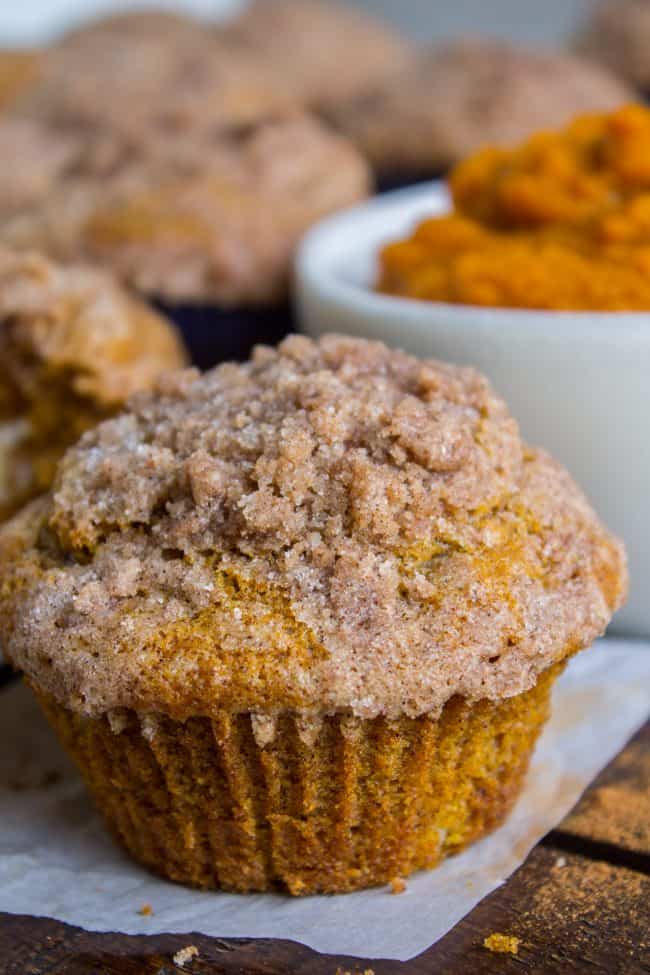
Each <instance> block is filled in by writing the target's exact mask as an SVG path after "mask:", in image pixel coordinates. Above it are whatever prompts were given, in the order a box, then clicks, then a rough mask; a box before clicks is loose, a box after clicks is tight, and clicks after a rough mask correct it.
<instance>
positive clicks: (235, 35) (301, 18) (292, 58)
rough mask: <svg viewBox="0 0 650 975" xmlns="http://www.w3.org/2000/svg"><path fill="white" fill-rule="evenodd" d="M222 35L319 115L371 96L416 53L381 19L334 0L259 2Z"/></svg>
mask: <svg viewBox="0 0 650 975" xmlns="http://www.w3.org/2000/svg"><path fill="white" fill-rule="evenodd" d="M220 33H221V35H222V36H223V37H224V39H226V40H227V42H228V43H231V44H234V45H235V46H236V47H237V48H238V49H239V50H245V51H248V52H249V53H250V54H252V55H253V56H254V57H255V60H256V61H257V62H258V63H259V64H261V65H263V66H264V67H265V68H267V69H268V71H269V72H270V73H271V74H272V75H273V76H274V77H275V78H277V79H278V80H280V81H282V82H283V83H284V85H285V86H286V88H287V90H288V91H289V92H290V93H291V94H293V95H294V96H295V97H296V98H297V99H299V100H300V101H301V102H303V103H306V104H307V105H308V106H310V107H311V108H314V109H316V110H318V111H329V110H330V109H333V108H336V107H338V106H341V105H342V104H345V103H346V102H347V101H348V100H349V99H351V98H356V97H359V96H361V95H363V94H364V93H365V92H367V91H369V90H371V89H372V88H374V87H375V86H376V85H377V84H378V83H379V82H381V81H382V80H383V79H384V78H385V77H386V76H387V75H390V74H392V73H394V72H395V71H396V70H397V69H398V68H400V67H403V66H404V65H405V64H406V63H408V60H409V58H410V57H411V53H412V48H413V45H412V44H410V43H409V42H408V41H407V40H406V39H405V38H404V37H402V36H400V35H399V34H398V33H397V32H396V31H395V30H392V29H390V28H389V27H388V26H387V25H385V24H383V23H382V22H381V21H379V20H378V19H376V18H374V17H370V16H368V15H367V14H365V13H362V12H361V11H360V10H355V9H354V8H352V7H348V6H345V5H343V4H339V3H336V2H330V0H255V2H253V3H251V4H249V5H248V6H247V7H246V9H245V10H244V12H243V13H242V14H240V16H239V17H237V18H236V19H235V20H233V21H232V22H231V23H230V24H228V25H227V26H226V27H225V28H222V29H221V30H220Z"/></svg>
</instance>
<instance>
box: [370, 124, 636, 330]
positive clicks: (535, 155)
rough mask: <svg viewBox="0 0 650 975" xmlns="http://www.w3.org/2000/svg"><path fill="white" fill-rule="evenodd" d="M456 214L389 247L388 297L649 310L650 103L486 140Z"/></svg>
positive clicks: (458, 185)
mask: <svg viewBox="0 0 650 975" xmlns="http://www.w3.org/2000/svg"><path fill="white" fill-rule="evenodd" d="M450 187H451V192H452V197H453V202H454V209H453V211H452V212H451V213H450V214H448V215H446V216H443V217H435V218H432V219H429V220H425V221H424V222H423V223H421V224H420V225H419V226H418V227H417V228H416V229H415V231H414V232H413V233H412V235H411V236H410V237H409V238H408V239H407V240H401V241H398V242H396V243H391V244H389V245H388V246H386V247H384V248H383V250H382V251H381V253H380V274H379V282H378V288H379V290H380V291H383V292H385V293H388V294H394V295H402V296H405V297H410V298H420V299H426V300H429V301H444V302H452V303H455V304H470V305H490V306H494V307H511V308H547V309H569V310H603V311H605V310H616V311H625V310H628V311H639V310H648V309H650V110H648V109H646V108H644V107H642V106H641V105H626V106H624V107H622V108H620V109H618V110H617V111H615V112H613V113H610V114H607V115H588V116H584V117H581V118H578V119H576V120H575V121H574V122H573V123H572V124H571V125H570V126H569V127H568V128H566V129H564V130H563V131H560V132H541V133H539V134H537V135H535V136H534V137H533V138H532V139H530V140H529V141H528V142H526V143H524V144H523V145H521V146H519V147H518V148H515V149H512V150H504V149H495V148H486V149H483V150H481V151H480V152H478V153H476V154H475V155H473V156H470V157H469V158H468V159H467V160H465V161H464V162H462V163H461V164H460V165H459V166H457V167H456V169H455V170H454V171H453V172H452V174H451V177H450Z"/></svg>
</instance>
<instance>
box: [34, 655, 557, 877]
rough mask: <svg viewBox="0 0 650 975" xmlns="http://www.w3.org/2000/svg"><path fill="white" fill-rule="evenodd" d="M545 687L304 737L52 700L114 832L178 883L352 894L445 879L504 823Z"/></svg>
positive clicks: (283, 721) (236, 719) (332, 720)
mask: <svg viewBox="0 0 650 975" xmlns="http://www.w3.org/2000/svg"><path fill="white" fill-rule="evenodd" d="M560 669H561V667H558V666H556V667H553V668H550V669H549V670H547V671H546V672H545V673H544V674H543V675H542V677H541V678H540V680H539V681H538V683H537V685H536V687H534V688H533V689H532V690H530V691H528V692H526V693H524V694H520V695H518V696H517V697H513V698H511V699H509V700H506V701H503V702H500V703H498V704H493V703H490V702H488V701H481V702H478V703H476V704H468V703H466V702H465V701H463V700H462V699H460V698H455V699H452V700H451V701H450V702H449V703H448V704H447V705H446V706H445V708H444V710H443V712H442V714H441V716H440V718H438V719H434V718H431V717H428V716H424V717H420V718H406V717H404V718H400V719H398V720H394V721H388V720H386V719H384V718H376V719H372V720H363V719H359V718H354V717H351V716H347V715H334V716H329V717H325V718H323V719H322V720H320V721H319V722H317V723H313V722H311V723H309V724H306V723H305V721H304V720H303V719H301V718H300V716H298V715H295V714H290V713H285V714H281V715H279V716H278V717H277V719H276V720H275V722H274V733H273V734H272V735H271V737H270V740H267V739H268V738H269V735H268V734H267V731H266V725H265V723H264V722H263V721H260V719H259V718H256V717H255V716H252V715H250V714H248V713H240V714H234V713H228V712H223V713H221V714H219V715H218V716H217V717H216V718H214V719H207V718H190V719H189V720H187V721H185V722H180V721H175V720H172V719H170V718H167V717H165V716H162V715H137V714H135V713H134V712H124V713H120V714H119V715H118V716H113V717H112V719H111V720H110V721H109V720H108V718H101V719H89V718H84V717H81V716H79V715H77V714H75V713H73V712H72V711H69V710H67V709H66V708H64V707H62V706H60V705H59V704H57V703H56V702H55V701H54V700H53V699H52V698H51V697H44V696H43V695H39V699H40V701H41V704H42V706H43V708H44V710H45V712H46V714H47V716H48V718H49V720H50V722H51V723H52V724H53V726H54V728H55V729H56V731H57V733H58V735H59V737H60V738H61V740H62V741H63V743H64V745H65V747H66V748H67V750H68V751H69V752H70V754H71V755H72V757H73V758H74V759H75V761H76V763H77V765H78V766H79V769H80V771H81V773H82V775H83V777H84V779H85V781H86V784H87V786H88V788H89V790H90V792H91V793H92V795H93V797H94V799H95V802H96V804H97V806H98V808H99V809H100V811H101V812H102V814H103V816H104V818H105V820H106V822H107V824H108V826H109V828H110V830H111V832H112V833H113V834H114V835H115V836H116V837H117V839H118V840H119V842H120V843H121V844H122V845H123V846H124V847H125V848H126V849H127V850H128V851H129V852H130V853H131V854H132V855H133V856H134V857H135V858H136V859H137V860H138V861H140V862H141V863H143V864H144V865H145V866H147V867H149V868H150V869H151V870H153V871H154V872H157V873H161V874H163V875H165V876H167V877H169V878H170V879H172V880H176V881H180V882H181V883H185V884H189V885H192V886H198V887H219V888H223V889H226V890H232V891H253V890H255V891H264V890H272V889H284V890H287V891H289V892H291V893H293V894H306V893H315V892H336V891H349V890H354V889H356V888H360V887H367V886H371V885H375V884H381V883H384V882H387V881H390V880H391V879H392V878H395V877H404V876H406V875H408V874H410V873H411V872H412V871H414V870H417V869H419V868H423V867H432V866H434V865H435V864H436V863H437V862H438V861H439V860H440V859H441V858H443V857H444V856H446V855H447V854H449V853H453V852H456V851H458V850H460V849H462V848H463V847H464V846H466V845H467V844H468V843H470V842H472V841H473V840H475V839H477V838H478V837H480V836H482V835H484V834H485V833H486V832H488V831H490V830H491V829H493V828H494V827H495V826H496V825H498V824H499V823H500V822H501V821H502V820H503V818H504V817H505V815H506V814H507V812H508V810H509V809H510V806H511V805H512V803H513V802H514V800H515V798H516V797H517V795H518V793H519V790H520V787H521V784H522V780H523V777H524V774H525V771H526V768H527V766H528V761H529V758H530V755H531V752H532V749H533V746H534V744H535V741H536V738H537V735H538V733H539V731H540V729H541V727H542V725H543V723H544V721H545V719H546V717H547V715H548V702H549V694H550V689H551V685H552V682H553V680H554V678H555V677H556V676H557V674H558V672H559V670H560Z"/></svg>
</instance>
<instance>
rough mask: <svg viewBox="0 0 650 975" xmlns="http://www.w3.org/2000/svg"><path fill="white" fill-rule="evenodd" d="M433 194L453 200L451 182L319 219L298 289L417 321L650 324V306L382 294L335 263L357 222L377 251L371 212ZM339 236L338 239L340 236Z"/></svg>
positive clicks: (392, 211) (437, 200) (304, 250)
mask: <svg viewBox="0 0 650 975" xmlns="http://www.w3.org/2000/svg"><path fill="white" fill-rule="evenodd" d="M427 200H430V201H431V202H432V203H433V204H437V205H438V206H441V205H442V206H444V205H445V204H446V203H447V204H448V201H449V194H448V192H447V188H446V183H445V182H444V181H443V180H432V181H430V182H427V183H418V184H417V185H415V186H409V187H406V188H402V189H398V190H391V191H390V192H388V193H381V194H379V195H377V196H374V197H371V198H370V199H369V200H366V201H365V202H364V203H361V204H357V205H355V206H353V207H349V208H346V209H344V210H340V211H338V212H337V213H335V214H332V215H330V216H328V217H326V218H325V219H324V220H321V221H319V223H317V224H316V225H315V226H313V227H312V228H310V230H309V231H307V233H306V234H305V235H304V237H303V238H302V240H301V242H300V245H299V247H298V250H297V253H296V258H295V265H294V274H295V279H296V284H297V287H298V291H299V292H300V293H301V297H302V295H304V294H305V293H306V292H309V293H311V295H312V296H313V295H314V292H316V293H317V294H318V295H319V297H321V298H324V299H326V300H328V301H330V302H334V303H335V304H336V305H337V306H338V307H340V308H345V309H347V310H350V311H354V312H357V313H361V314H363V315H365V316H372V317H375V316H381V315H382V314H384V315H386V314H389V315H390V316H391V318H396V317H398V316H399V317H401V318H402V319H403V320H404V321H409V322H413V323H417V322H421V323H426V321H427V320H428V321H431V320H432V319H435V320H439V319H440V318H441V317H443V316H444V318H445V319H446V320H448V321H449V323H450V324H454V322H455V323H457V324H459V325H460V324H461V322H462V324H463V326H466V325H467V324H468V320H469V319H471V320H472V322H473V323H474V324H475V325H476V326H477V327H480V326H489V325H494V324H497V323H499V324H501V325H505V324H510V325H517V326H518V327H521V326H522V325H525V326H526V327H527V328H529V329H531V328H532V329H535V328H540V329H542V328H543V329H544V330H547V331H548V330H549V327H550V328H552V329H555V328H557V329H566V328H567V327H569V326H572V327H574V328H575V327H581V328H587V329H593V328H605V327H607V328H611V326H612V325H613V324H614V323H615V324H616V328H617V329H618V330H621V329H628V328H631V329H632V330H634V331H637V330H638V329H640V328H644V329H645V328H647V326H648V325H650V309H648V310H647V311H590V310H582V311H570V310H554V309H553V310H552V309H542V308H510V307H504V308H502V307H494V306H482V305H461V304H452V303H450V302H442V301H429V300H427V299H423V298H409V297H402V296H396V295H387V294H382V293H381V292H377V291H373V290H372V289H371V288H370V287H363V286H361V285H359V284H356V283H354V282H352V281H349V280H346V279H345V278H344V277H342V276H341V275H340V274H339V273H337V270H336V268H335V267H334V266H333V264H334V258H335V257H336V256H337V246H336V245H337V243H340V237H339V236H338V235H340V234H341V233H344V232H345V231H346V230H348V231H349V229H350V228H351V227H355V226H357V227H358V226H361V228H362V229H361V230H359V229H357V231H356V233H357V234H358V236H359V237H361V238H362V239H363V240H364V241H365V244H366V246H367V247H368V248H370V247H371V246H372V248H373V250H372V251H370V250H369V251H368V255H367V256H368V257H371V256H373V255H374V253H375V247H376V243H375V241H374V240H372V239H370V238H372V237H373V234H372V232H371V231H370V230H369V229H368V228H366V229H365V231H364V230H363V224H364V222H367V220H368V218H369V217H373V216H376V218H377V221H379V218H380V215H381V213H382V211H385V214H386V216H387V217H389V216H392V217H395V216H396V215H397V214H399V212H400V210H403V211H404V213H405V219H407V217H406V214H409V213H410V210H411V208H412V207H413V205H414V204H419V203H422V204H424V203H425V202H426V201H427ZM412 219H414V220H419V219H424V216H421V217H417V216H415V217H413V218H412ZM337 238H338V239H337Z"/></svg>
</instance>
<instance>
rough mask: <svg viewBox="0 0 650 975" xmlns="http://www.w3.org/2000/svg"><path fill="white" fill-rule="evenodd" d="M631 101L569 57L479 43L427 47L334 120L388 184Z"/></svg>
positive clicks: (618, 86) (604, 75) (620, 86)
mask: <svg viewBox="0 0 650 975" xmlns="http://www.w3.org/2000/svg"><path fill="white" fill-rule="evenodd" d="M634 97H635V96H634V92H633V90H631V89H629V88H628V87H627V86H626V85H625V84H624V83H623V82H622V81H620V80H618V79H617V78H616V77H615V76H614V75H611V74H609V72H608V71H607V70H606V69H605V68H602V67H600V66H598V65H594V64H592V63H590V62H588V61H586V60H582V59H580V58H577V57H574V56H572V55H570V54H564V53H555V52H550V51H549V52H542V51H532V50H526V49H520V48H516V47H512V46H511V45H509V44H506V43H503V42H499V41H493V40H478V39H476V40H464V41H457V42H453V43H450V44H448V45H445V46H442V47H433V48H427V49H422V50H421V52H420V53H419V55H418V56H417V58H414V59H413V62H412V64H411V65H410V66H409V67H408V68H407V69H406V70H404V71H402V72H401V73H399V74H398V75H395V76H393V77H391V78H388V79H387V80H386V81H385V82H384V83H383V84H382V85H380V86H378V87H377V88H376V89H375V91H374V92H372V93H370V94H368V95H366V96H365V97H362V98H360V99H359V100H358V101H357V102H356V103H355V102H352V103H351V104H349V105H345V106H343V108H342V109H341V110H340V111H338V112H336V113H334V114H333V116H332V119H333V121H334V122H335V124H336V125H337V126H338V127H339V128H340V129H341V130H342V131H343V132H344V133H345V134H346V135H348V136H349V137H350V138H351V139H353V140H354V141H355V142H356V143H357V145H358V146H359V148H360V149H361V150H362V151H363V152H364V154H365V155H366V156H367V157H368V159H369V160H370V161H371V163H372V165H373V167H374V168H375V170H376V172H377V173H378V174H379V178H380V182H382V183H383V185H388V184H389V183H400V182H412V181H413V180H414V179H415V178H432V177H433V176H436V175H439V174H440V172H441V171H443V170H445V169H446V168H447V167H448V166H449V165H451V164H452V163H455V162H458V160H460V159H462V158H463V157H464V156H465V155H467V154H468V153H470V152H473V151H475V150H476V149H477V148H478V147H479V146H481V145H508V144H510V143H512V142H517V141H519V140H520V139H522V138H525V137H526V136H528V135H530V134H532V133H533V132H535V131H536V130H538V129H543V128H549V127H555V126H557V125H562V124H564V123H565V122H568V121H569V120H570V119H571V118H572V117H573V116H574V115H576V114H578V113H580V112H586V111H591V110H597V109H602V110H605V109H609V108H614V107H616V106H618V105H620V104H622V103H624V102H626V101H632V100H634Z"/></svg>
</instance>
